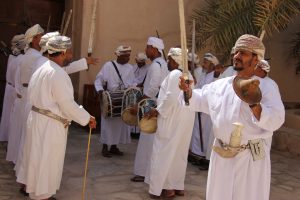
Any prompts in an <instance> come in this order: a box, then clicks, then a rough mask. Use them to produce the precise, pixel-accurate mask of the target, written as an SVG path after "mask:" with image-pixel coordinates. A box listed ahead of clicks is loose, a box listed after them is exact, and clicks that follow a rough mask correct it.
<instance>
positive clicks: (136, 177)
mask: <svg viewBox="0 0 300 200" xmlns="http://www.w3.org/2000/svg"><path fill="white" fill-rule="evenodd" d="M130 180H131V181H132V182H144V180H145V177H143V176H137V175H136V176H134V177H132V178H131V179H130Z"/></svg>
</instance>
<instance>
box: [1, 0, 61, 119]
mask: <svg viewBox="0 0 300 200" xmlns="http://www.w3.org/2000/svg"><path fill="white" fill-rule="evenodd" d="M64 10H65V0H9V1H2V2H1V6H0V30H1V31H0V41H3V42H4V43H5V44H6V45H7V46H8V47H10V40H11V39H12V37H13V36H14V35H16V34H21V33H25V31H26V30H27V29H28V28H29V27H31V26H33V25H34V24H40V25H41V26H42V27H43V28H44V29H45V31H46V29H47V25H48V21H49V17H50V15H51V20H50V23H49V31H54V30H59V29H60V25H61V21H62V16H63V12H64ZM0 47H1V48H3V44H0ZM7 58H8V56H6V55H5V54H4V53H3V52H2V51H1V53H0V113H2V104H3V97H4V90H5V84H6V78H5V74H6V64H7Z"/></svg>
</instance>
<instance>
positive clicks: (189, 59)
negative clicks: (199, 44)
mask: <svg viewBox="0 0 300 200" xmlns="http://www.w3.org/2000/svg"><path fill="white" fill-rule="evenodd" d="M192 55H193V54H192V53H188V61H190V62H192V58H193V56H192ZM199 62H200V60H199V57H198V55H197V54H195V53H194V63H195V64H196V65H198V64H199Z"/></svg>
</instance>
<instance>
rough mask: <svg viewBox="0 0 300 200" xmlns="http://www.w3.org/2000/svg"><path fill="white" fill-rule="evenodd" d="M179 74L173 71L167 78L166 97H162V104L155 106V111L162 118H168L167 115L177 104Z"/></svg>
mask: <svg viewBox="0 0 300 200" xmlns="http://www.w3.org/2000/svg"><path fill="white" fill-rule="evenodd" d="M181 74H182V73H181V72H180V71H179V70H174V71H173V72H171V74H170V76H169V79H168V84H167V88H166V95H165V96H164V97H163V99H162V102H161V103H160V104H159V105H158V106H157V111H158V112H159V114H160V115H161V116H162V117H163V118H167V117H168V116H170V114H169V113H170V112H171V111H172V109H173V108H174V106H176V105H178V104H179V102H178V101H177V98H178V96H179V94H180V89H179V87H178V81H179V77H180V76H181Z"/></svg>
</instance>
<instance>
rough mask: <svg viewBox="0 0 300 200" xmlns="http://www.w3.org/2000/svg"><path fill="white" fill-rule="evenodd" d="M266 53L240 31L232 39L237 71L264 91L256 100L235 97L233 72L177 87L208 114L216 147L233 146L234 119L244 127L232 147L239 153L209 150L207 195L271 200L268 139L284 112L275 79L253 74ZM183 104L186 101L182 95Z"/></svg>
mask: <svg viewBox="0 0 300 200" xmlns="http://www.w3.org/2000/svg"><path fill="white" fill-rule="evenodd" d="M264 53H265V47H264V45H263V43H262V41H261V40H260V39H259V38H257V37H255V36H252V35H247V34H246V35H242V36H241V37H240V38H239V39H238V40H237V41H236V44H235V54H234V67H235V70H236V71H237V76H238V77H242V78H243V77H244V78H253V79H257V80H259V81H260V84H259V86H256V87H259V88H260V90H261V93H262V99H261V101H260V103H255V104H248V103H246V102H245V101H242V100H241V99H240V98H239V96H237V94H236V93H235V91H234V89H233V81H234V78H235V77H234V76H231V77H227V78H223V79H220V80H217V81H215V82H213V83H211V84H208V85H206V86H204V87H203V88H202V89H196V90H191V89H189V88H188V86H187V84H185V83H184V79H183V77H182V78H181V80H180V87H181V89H182V90H185V91H187V92H188V94H189V96H190V97H191V98H190V106H189V108H190V109H191V110H194V111H201V112H205V113H209V114H210V115H211V117H212V120H213V129H214V132H213V133H214V135H215V137H216V139H215V141H214V146H216V147H215V148H219V149H222V151H225V152H228V146H229V148H232V146H230V141H231V136H232V135H231V133H232V132H233V130H234V125H233V123H235V122H239V123H241V124H243V126H244V128H243V129H242V132H241V133H242V135H241V144H240V145H241V146H239V147H236V148H238V149H240V152H239V153H238V154H237V155H236V156H233V157H230V158H225V157H223V156H222V155H221V154H218V153H217V152H216V151H212V154H211V159H210V168H209V172H208V180H207V190H206V199H207V200H220V199H222V200H241V199H242V200H253V199H255V200H269V195H270V179H271V167H270V165H271V163H270V149H271V140H272V135H273V132H274V131H275V130H276V129H278V128H280V126H281V125H282V124H283V122H284V118H285V116H284V113H285V111H284V106H283V103H282V100H281V97H280V93H279V89H278V86H277V84H276V83H275V82H274V81H273V80H272V79H270V78H269V77H265V78H260V77H258V76H255V75H254V74H255V68H256V65H257V64H258V63H259V62H260V61H261V60H262V59H263V58H264ZM181 103H182V104H184V103H183V97H182V96H181ZM183 106H184V105H183ZM250 144H251V145H250ZM226 146H227V148H226ZM252 146H254V147H255V148H251V147H252ZM243 147H244V148H243ZM224 148H225V149H224ZM226 149H227V150H226ZM231 151H232V150H231ZM231 151H229V152H231ZM252 154H253V156H252Z"/></svg>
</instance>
